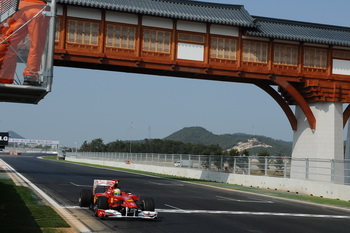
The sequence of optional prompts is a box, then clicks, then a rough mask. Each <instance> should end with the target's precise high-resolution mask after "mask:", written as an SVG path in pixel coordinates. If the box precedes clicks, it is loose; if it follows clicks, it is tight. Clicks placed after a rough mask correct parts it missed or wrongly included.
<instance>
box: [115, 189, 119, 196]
mask: <svg viewBox="0 0 350 233" xmlns="http://www.w3.org/2000/svg"><path fill="white" fill-rule="evenodd" d="M114 196H120V189H119V188H116V189H114Z"/></svg>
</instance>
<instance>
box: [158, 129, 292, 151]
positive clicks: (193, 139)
mask: <svg viewBox="0 0 350 233" xmlns="http://www.w3.org/2000/svg"><path fill="white" fill-rule="evenodd" d="M164 139H167V140H174V141H180V142H184V143H188V142H190V143H202V144H205V145H210V144H218V145H219V146H221V148H222V149H223V150H229V149H231V148H236V149H238V150H240V149H242V150H243V149H247V150H249V152H250V154H252V155H253V154H258V153H259V152H260V151H262V150H265V151H267V152H269V153H270V154H271V155H276V154H282V155H285V156H289V155H291V153H292V142H285V141H282V140H275V139H273V138H269V137H265V136H259V135H251V134H244V133H235V134H222V135H216V134H213V133H212V132H210V131H208V130H206V129H205V128H203V127H198V126H196V127H186V128H183V129H181V130H179V131H177V132H175V133H173V134H171V135H169V136H168V137H166V138H164Z"/></svg>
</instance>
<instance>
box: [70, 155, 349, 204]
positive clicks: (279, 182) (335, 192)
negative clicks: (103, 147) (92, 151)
mask: <svg viewBox="0 0 350 233" xmlns="http://www.w3.org/2000/svg"><path fill="white" fill-rule="evenodd" d="M66 160H67V161H73V162H82V163H89V164H98V165H105V166H110V167H119V168H127V169H132V170H138V171H147V172H154V173H158V174H165V175H172V176H179V177H185V178H193V179H200V180H207V181H216V182H221V183H228V184H236V185H243V186H246V187H256V188H264V189H273V190H279V191H283V192H292V193H299V194H304V195H313V196H318V197H325V198H331V199H339V200H344V201H350V186H346V185H338V184H333V183H329V182H320V181H309V180H301V179H289V178H278V177H267V176H253V175H239V174H233V173H222V172H213V171H202V170H197V169H190V168H178V167H161V166H154V165H145V164H136V163H131V164H127V163H125V162H115V161H105V160H94V159H77V158H74V157H67V158H66Z"/></svg>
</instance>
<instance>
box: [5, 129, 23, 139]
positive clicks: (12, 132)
mask: <svg viewBox="0 0 350 233" xmlns="http://www.w3.org/2000/svg"><path fill="white" fill-rule="evenodd" d="M9 135H10V138H18V139H25V138H24V137H22V136H21V135H19V134H17V133H16V132H14V131H9Z"/></svg>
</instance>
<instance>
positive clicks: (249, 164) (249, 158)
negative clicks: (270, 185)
mask: <svg viewBox="0 0 350 233" xmlns="http://www.w3.org/2000/svg"><path fill="white" fill-rule="evenodd" d="M248 175H250V156H248Z"/></svg>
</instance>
